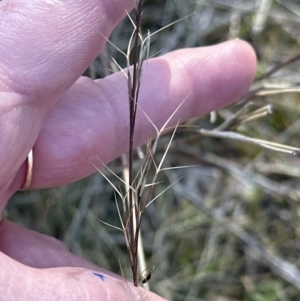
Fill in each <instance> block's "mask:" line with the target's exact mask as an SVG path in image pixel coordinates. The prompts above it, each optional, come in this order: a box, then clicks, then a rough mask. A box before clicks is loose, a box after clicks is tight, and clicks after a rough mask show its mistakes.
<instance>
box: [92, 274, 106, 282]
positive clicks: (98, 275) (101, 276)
mask: <svg viewBox="0 0 300 301" xmlns="http://www.w3.org/2000/svg"><path fill="white" fill-rule="evenodd" d="M93 274H94V275H95V276H97V277H99V278H100V279H101V280H102V281H104V279H105V276H104V275H102V274H100V273H96V272H93Z"/></svg>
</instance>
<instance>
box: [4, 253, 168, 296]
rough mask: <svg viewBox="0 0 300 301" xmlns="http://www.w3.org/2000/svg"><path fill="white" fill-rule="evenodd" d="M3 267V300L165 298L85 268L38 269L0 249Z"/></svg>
mask: <svg viewBox="0 0 300 301" xmlns="http://www.w3.org/2000/svg"><path fill="white" fill-rule="evenodd" d="M0 269H1V273H0V291H1V300H30V301H40V300H53V301H60V300H64V301H77V300H78V301H93V300H95V301H96V300H97V301H98V300H101V301H111V300H114V301H127V300H128V301H134V300H137V301H138V300H152V301H164V300H165V299H163V298H161V297H159V296H157V295H155V294H153V293H151V292H147V291H145V290H144V289H142V288H136V287H134V286H133V285H132V283H130V282H127V281H125V280H123V279H122V280H120V279H116V278H114V277H111V276H110V275H106V274H103V273H100V272H97V271H93V270H87V269H83V268H52V269H34V268H30V267H27V266H25V265H22V264H20V263H19V262H17V261H15V260H13V259H11V258H10V257H8V256H6V255H5V254H3V253H0Z"/></svg>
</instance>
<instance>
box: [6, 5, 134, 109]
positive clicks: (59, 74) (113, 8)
mask: <svg viewBox="0 0 300 301" xmlns="http://www.w3.org/2000/svg"><path fill="white" fill-rule="evenodd" d="M133 4H134V1H132V0H102V1H99V0H90V1H85V0H66V1H46V0H31V1H23V0H11V1H2V2H1V3H0V20H1V23H0V39H1V44H0V53H1V57H0V62H1V64H0V74H1V77H0V79H1V82H2V86H0V87H1V88H2V89H1V90H2V91H3V90H4V91H10V92H15V93H18V94H21V95H22V96H23V98H22V102H25V101H26V98H27V99H30V100H33V101H36V102H38V104H43V105H45V104H49V103H50V104H52V103H53V101H55V99H56V98H57V96H59V95H60V94H61V93H63V92H64V91H66V90H67V89H68V88H69V87H70V86H71V85H72V84H73V83H74V82H75V81H76V80H77V79H78V77H79V76H80V75H81V74H82V73H83V72H84V70H85V69H86V68H87V67H88V66H89V65H90V63H91V62H92V61H93V59H94V58H95V57H96V55H97V54H98V52H99V50H100V48H101V47H102V46H103V45H104V43H105V42H106V38H108V36H109V35H110V33H111V31H112V30H113V28H114V27H115V25H116V24H117V23H118V22H119V21H120V20H121V19H122V18H123V17H124V16H125V13H126V10H127V11H128V10H130V9H131V8H132V6H133Z"/></svg>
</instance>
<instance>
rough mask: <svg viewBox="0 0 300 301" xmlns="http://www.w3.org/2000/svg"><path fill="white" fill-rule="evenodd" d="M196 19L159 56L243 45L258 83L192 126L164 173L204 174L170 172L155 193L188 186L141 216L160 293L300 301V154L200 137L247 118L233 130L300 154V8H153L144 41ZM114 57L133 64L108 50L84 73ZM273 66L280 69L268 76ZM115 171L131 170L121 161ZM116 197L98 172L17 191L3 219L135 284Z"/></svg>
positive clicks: (224, 2)
mask: <svg viewBox="0 0 300 301" xmlns="http://www.w3.org/2000/svg"><path fill="white" fill-rule="evenodd" d="M191 13H194V14H193V15H190V14H191ZM188 15H190V16H189V17H188V18H185V19H183V20H181V21H180V22H178V23H176V24H175V25H173V26H171V27H169V28H167V29H166V30H164V31H162V32H160V33H159V34H157V35H155V36H154V37H153V38H152V44H151V49H150V55H154V54H156V53H158V52H159V54H158V55H161V54H164V53H167V52H169V51H171V50H174V49H178V48H184V47H195V46H206V45H212V44H216V43H219V42H222V41H225V40H228V39H233V38H236V37H239V38H241V39H244V40H247V41H249V42H250V43H251V45H252V46H253V47H254V49H255V51H256V54H257V57H258V70H257V80H256V81H255V82H254V84H253V86H252V88H251V90H250V92H249V93H248V94H247V95H246V96H245V97H244V98H243V99H242V100H240V102H238V103H237V104H235V105H234V106H232V107H229V108H226V109H223V110H221V111H219V112H216V113H214V114H211V115H208V116H204V117H203V118H200V119H195V120H190V121H188V122H186V125H188V127H187V128H185V129H184V128H183V129H180V130H178V132H177V134H176V137H175V140H174V142H173V143H172V147H171V149H170V151H169V154H168V156H167V159H166V162H165V166H169V167H176V166H186V165H198V167H193V168H186V169H174V170H170V171H168V172H166V173H165V174H164V176H163V177H161V179H160V180H161V181H162V182H161V184H160V185H158V186H156V188H155V193H156V194H159V193H160V192H161V191H162V190H163V189H164V188H165V187H167V186H168V185H170V183H173V182H174V181H176V180H178V179H179V178H180V177H182V178H181V180H180V181H179V182H178V183H176V185H174V186H172V188H171V189H169V190H168V191H167V192H166V193H164V194H163V195H162V196H161V197H160V198H159V199H158V200H157V201H155V202H154V203H153V204H152V205H151V206H150V207H149V208H148V209H147V211H146V213H145V215H144V220H143V225H142V235H143V243H144V248H145V252H146V257H147V264H148V265H155V267H156V268H155V271H154V273H153V274H152V277H151V280H150V286H151V290H153V291H155V292H157V293H158V294H160V295H162V296H163V297H165V298H167V299H170V300H178V301H182V300H185V301H196V300H207V301H234V300H243V301H276V300H278V301H279V300H280V301H283V300H284V301H290V300H299V296H300V292H299V289H300V261H299V251H300V207H299V200H300V183H299V176H300V159H299V156H298V153H297V151H296V152H295V153H294V155H291V154H288V153H285V152H282V151H279V150H282V147H277V148H276V149H273V150H272V149H265V148H262V147H261V146H258V145H257V143H256V144H255V143H254V144H253V143H252V144H249V143H246V142H245V141H243V140H242V141H241V140H236V139H229V137H228V136H227V137H225V138H213V137H209V136H204V135H203V134H200V133H199V129H207V130H212V129H214V128H216V127H218V126H220V125H221V124H223V123H224V121H225V122H226V121H228V120H230V119H232V116H234V114H236V113H237V112H240V114H239V115H238V116H239V117H238V118H236V119H235V120H238V122H237V123H235V124H234V125H231V126H230V127H228V128H227V131H228V130H230V131H234V132H236V133H239V134H242V135H244V136H243V137H245V136H246V137H251V138H258V139H263V140H266V141H272V142H276V143H281V144H283V145H291V146H294V147H300V145H299V141H300V139H299V138H300V118H299V115H300V102H299V100H300V94H299V91H300V90H299V83H300V72H299V67H300V63H299V62H298V61H297V60H296V59H295V60H294V61H293V63H292V64H283V63H284V62H286V61H288V60H289V59H291V58H293V57H296V56H297V55H299V54H300V51H299V43H300V31H299V29H300V2H299V0H294V1H293V0H276V1H275V0H274V1H272V0H269V1H263V0H257V1H254V0H211V1H205V0H187V1H182V0H165V1H163V0H156V1H154V0H152V1H147V0H145V3H144V16H143V17H144V19H143V22H144V23H143V28H144V33H145V34H146V33H147V30H148V29H149V30H150V32H154V31H155V30H158V29H160V28H162V27H163V26H166V25H167V24H169V23H171V22H173V21H176V20H178V19H180V18H184V17H186V16H188ZM131 32H132V25H131V24H130V22H129V21H128V19H126V20H124V21H123V22H122V23H121V24H120V25H119V26H118V27H117V28H116V30H115V31H114V33H113V35H112V36H111V41H112V42H113V43H114V44H116V45H117V46H118V47H119V48H120V49H122V50H125V49H126V47H127V44H128V39H129V37H130V34H131ZM110 55H112V56H113V57H114V58H116V59H117V61H118V62H119V63H120V64H121V66H124V67H125V65H124V58H122V56H120V54H119V53H117V51H116V50H115V49H114V48H113V47H110V46H108V47H107V49H106V51H103V52H102V53H101V54H100V55H99V57H98V58H97V59H96V60H95V62H94V63H93V65H92V66H91V67H90V69H89V70H88V71H87V74H89V75H90V76H92V77H94V78H98V77H103V76H105V75H106V74H107V73H109V72H108V69H111V68H112V67H111V66H112V65H110ZM275 66H280V68H279V69H278V70H277V71H276V72H273V73H271V74H267V73H268V72H269V71H270V70H272V68H274V67H275ZM199 76H201V70H199ZM245 103H248V104H247V105H246V107H245ZM266 106H267V107H266ZM242 108H243V109H242ZM270 108H271V109H270ZM241 109H242V111H240V110H241ZM257 110H258V111H257ZM258 112H263V114H262V115H264V116H261V115H259V113H258ZM265 113H266V114H265ZM267 113H270V114H267ZM253 116H254V117H253ZM258 117H259V118H258ZM225 134H226V132H225ZM169 139H170V136H169V135H166V136H164V137H163V139H162V140H161V142H160V146H159V150H160V152H159V153H158V154H157V156H158V158H159V157H160V156H161V154H162V153H163V151H164V149H165V148H166V145H167V143H168V142H169ZM109 167H110V168H112V169H113V170H114V172H116V173H117V174H121V173H122V165H121V160H120V159H117V160H116V161H115V162H112V163H111V164H110V165H109ZM104 172H105V173H106V174H107V176H108V177H109V178H110V179H111V180H112V181H115V182H116V179H115V177H114V176H112V175H111V174H110V173H109V172H106V171H104ZM114 198H115V196H114V191H113V189H112V188H111V187H110V185H109V184H108V183H107V182H106V180H105V179H103V177H102V176H101V175H99V174H95V175H93V176H91V177H89V178H86V179H84V180H82V181H79V182H77V183H74V184H72V185H69V186H64V187H59V188H56V189H51V190H41V191H27V192H18V193H17V194H16V195H15V196H14V197H13V198H12V200H11V201H10V202H9V205H8V207H7V210H6V213H5V214H6V216H7V217H8V218H10V219H12V220H14V221H17V222H20V223H22V224H23V225H24V226H26V227H29V228H31V229H33V230H37V231H40V232H42V233H45V234H49V235H52V236H55V237H56V238H58V239H60V240H63V241H64V242H65V243H66V244H67V245H68V246H69V248H70V249H71V250H72V251H73V252H74V253H76V254H78V255H80V256H83V257H85V258H87V259H88V260H90V261H92V262H94V263H96V264H98V265H100V266H102V267H104V268H106V269H109V270H112V271H114V272H116V273H119V274H120V273H121V271H120V264H119V262H120V263H121V265H122V269H123V271H124V274H125V276H126V277H130V266H129V261H128V258H127V253H126V248H125V244H124V237H123V235H122V233H120V232H117V231H116V230H115V229H112V228H110V227H107V226H105V225H103V224H102V223H101V222H99V219H101V220H103V221H105V222H107V223H111V224H113V225H116V226H119V225H120V223H119V220H118V214H117V209H116V205H115V199H114Z"/></svg>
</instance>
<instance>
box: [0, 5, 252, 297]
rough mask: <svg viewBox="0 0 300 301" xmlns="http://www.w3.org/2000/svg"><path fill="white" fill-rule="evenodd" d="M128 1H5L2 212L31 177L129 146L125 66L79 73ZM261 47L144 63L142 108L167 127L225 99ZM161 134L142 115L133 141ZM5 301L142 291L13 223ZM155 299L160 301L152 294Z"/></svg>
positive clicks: (231, 47) (88, 168)
mask: <svg viewBox="0 0 300 301" xmlns="http://www.w3.org/2000/svg"><path fill="white" fill-rule="evenodd" d="M133 3H134V1H133V0H102V1H100V0H88V1H87V0H64V1H59V0H56V1H54V0H53V1H51V0H30V1H24V0H2V2H0V20H1V21H0V54H1V55H0V91H1V92H0V95H1V98H0V101H1V106H0V131H1V134H0V137H1V144H0V145H1V152H0V162H1V170H0V213H1V212H3V210H4V208H5V206H6V204H7V201H8V200H9V198H10V197H11V196H12V194H14V193H15V191H16V190H17V189H19V188H20V187H21V186H22V185H23V183H24V180H25V177H26V170H27V166H26V163H24V160H25V159H26V157H27V154H28V153H29V150H30V149H32V148H33V152H34V169H33V178H32V183H31V186H30V188H34V189H39V188H48V187H55V186H58V185H63V184H67V183H70V182H73V181H76V180H78V179H81V178H83V177H85V176H87V175H89V174H91V173H92V172H94V167H93V165H92V164H91V163H90V161H89V160H88V158H93V157H95V156H97V157H99V158H100V159H101V161H102V162H103V163H107V162H109V161H110V160H112V159H113V158H115V157H117V156H119V155H120V154H122V153H124V152H126V151H127V146H128V141H127V136H128V135H127V133H128V101H127V84H126V80H125V79H124V77H123V75H122V74H120V73H117V74H113V75H111V76H109V77H107V78H105V79H102V80H97V81H92V80H90V79H88V78H83V77H80V75H81V74H82V73H83V71H84V70H85V69H86V68H87V67H88V66H89V65H90V63H91V62H92V61H93V59H94V58H95V57H96V55H97V54H98V53H99V50H100V49H101V48H102V47H103V45H104V44H105V39H104V38H103V37H104V36H106V37H108V36H109V34H110V32H111V31H112V30H113V29H114V27H115V26H116V24H117V23H118V22H119V21H120V20H121V19H122V18H123V17H124V16H125V10H127V11H130V10H131V9H132V7H133ZM255 64H256V61H255V55H254V52H253V50H252V49H251V48H250V47H249V46H248V45H247V44H246V43H244V42H242V41H239V40H235V41H231V42H227V43H224V44H220V45H217V46H213V47H205V48H197V49H185V50H178V51H175V52H172V53H169V54H167V55H164V56H162V57H159V58H157V59H153V60H150V61H149V62H147V64H145V65H144V71H143V78H142V81H143V83H144V84H142V90H141V94H140V103H139V105H140V107H141V108H143V110H144V111H145V112H146V113H147V115H148V116H149V117H150V118H151V120H152V121H153V122H154V123H155V124H156V125H157V127H160V126H162V125H163V124H164V122H165V121H166V120H167V119H168V118H169V116H170V115H171V114H172V112H174V111H175V109H176V108H177V107H178V105H179V104H180V103H181V102H182V101H183V99H185V98H186V97H187V96H188V97H187V99H186V101H185V102H184V104H183V105H182V107H181V108H180V110H179V112H178V113H177V114H176V116H174V118H173V119H172V121H171V122H172V124H176V123H177V121H178V120H179V119H180V120H181V121H183V120H185V119H187V118H191V117H196V116H200V115H203V114H206V113H208V112H210V111H212V110H216V109H219V108H221V107H224V106H226V105H228V104H230V103H232V102H234V101H235V100H237V99H238V98H239V97H240V96H241V95H243V94H244V93H245V92H246V91H247V89H248V87H249V85H250V84H251V82H252V80H253V77H254V73H255ZM154 136H155V131H154V129H153V127H152V125H151V124H150V123H149V121H148V120H147V119H146V118H142V116H140V117H138V118H137V121H136V145H140V144H143V143H144V142H145V139H146V138H147V137H154ZM0 251H1V252H0V271H1V273H0V292H1V294H0V300H31V301H34V300H44V299H47V300H49V299H51V300H80V301H83V300H114V301H118V300H139V299H138V294H139V295H140V296H143V295H144V294H145V292H144V291H143V290H138V289H136V288H134V287H133V286H132V285H130V284H129V283H128V282H126V281H124V279H122V278H120V277H117V276H114V275H112V274H111V273H109V272H107V271H102V270H101V269H100V268H98V267H96V266H94V265H93V264H91V263H89V262H87V261H85V260H83V259H81V258H79V257H77V256H75V255H74V254H72V253H70V252H69V251H68V249H67V248H66V247H65V246H64V245H63V244H62V243H61V242H59V241H57V240H55V239H54V238H51V237H48V236H45V235H42V234H39V233H35V232H33V231H30V230H27V229H25V228H23V227H21V226H19V225H17V224H14V223H12V222H10V221H8V220H5V219H4V220H3V221H2V222H1V223H0ZM147 295H148V296H149V298H151V300H153V301H155V300H157V301H158V300H162V298H160V297H158V296H156V295H154V294H151V293H147Z"/></svg>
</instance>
